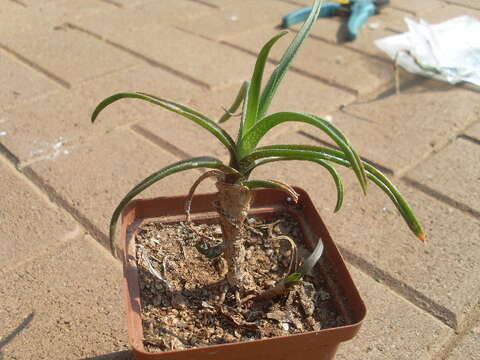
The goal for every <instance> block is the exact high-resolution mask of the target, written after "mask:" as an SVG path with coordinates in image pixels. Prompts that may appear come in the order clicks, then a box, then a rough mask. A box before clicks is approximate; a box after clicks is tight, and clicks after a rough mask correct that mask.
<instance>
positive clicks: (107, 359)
mask: <svg viewBox="0 0 480 360" xmlns="http://www.w3.org/2000/svg"><path fill="white" fill-rule="evenodd" d="M81 360H133V355H132V352H131V351H130V350H124V351H118V352H114V353H110V354H104V355H98V356H94V357H88V358H84V359H81Z"/></svg>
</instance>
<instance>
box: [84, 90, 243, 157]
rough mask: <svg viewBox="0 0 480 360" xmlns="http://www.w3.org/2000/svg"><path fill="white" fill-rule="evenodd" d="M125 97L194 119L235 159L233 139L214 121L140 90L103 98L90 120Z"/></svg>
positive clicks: (185, 107)
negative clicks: (146, 102)
mask: <svg viewBox="0 0 480 360" xmlns="http://www.w3.org/2000/svg"><path fill="white" fill-rule="evenodd" d="M125 98H131V99H140V100H144V101H148V102H151V103H153V104H155V105H159V106H161V107H163V108H165V109H167V110H170V111H173V112H175V113H177V114H179V115H182V116H183V117H185V118H187V119H190V120H192V121H194V122H195V123H196V124H198V125H200V126H201V127H203V128H204V129H206V130H207V131H209V132H210V133H211V134H213V135H214V136H215V137H216V138H217V139H218V140H220V142H221V143H222V144H223V145H225V147H226V148H227V149H228V151H230V155H231V156H232V158H234V159H236V152H235V143H234V141H233V139H232V138H231V137H230V135H228V133H227V132H226V131H225V130H223V129H222V128H221V127H219V126H218V125H217V124H215V122H213V121H212V120H210V119H209V118H208V117H206V116H205V115H203V114H201V113H199V112H197V111H195V110H193V109H190V108H189V107H187V106H185V105H182V104H178V103H174V102H172V101H169V100H165V99H162V98H159V97H156V96H153V95H149V94H145V93H141V92H135V93H129V92H125V93H118V94H115V95H112V96H110V97H108V98H106V99H105V100H103V101H102V102H101V103H100V104H98V105H97V107H96V108H95V110H94V112H93V114H92V122H94V121H95V119H96V118H97V116H98V114H100V112H101V111H102V110H103V109H105V108H106V107H107V106H108V105H110V104H111V103H113V102H115V101H118V100H120V99H125Z"/></svg>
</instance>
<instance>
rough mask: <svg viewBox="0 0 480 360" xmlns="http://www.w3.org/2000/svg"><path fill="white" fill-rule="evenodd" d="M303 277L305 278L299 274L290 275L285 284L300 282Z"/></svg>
mask: <svg viewBox="0 0 480 360" xmlns="http://www.w3.org/2000/svg"><path fill="white" fill-rule="evenodd" d="M302 277H303V275H302V274H300V273H299V272H294V273H291V274H290V275H288V276H287V277H286V278H285V282H286V283H292V282H297V281H300V280H301V279H302Z"/></svg>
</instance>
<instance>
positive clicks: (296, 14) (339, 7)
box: [282, 0, 390, 41]
mask: <svg viewBox="0 0 480 360" xmlns="http://www.w3.org/2000/svg"><path fill="white" fill-rule="evenodd" d="M389 2H390V1H389V0H338V1H337V2H327V3H324V4H323V5H322V8H321V9H320V13H319V15H318V17H319V18H322V17H330V16H336V15H340V16H348V22H347V40H349V41H352V40H355V39H356V38H357V34H358V31H359V30H360V28H361V27H362V26H363V25H364V24H365V23H366V22H367V20H368V18H369V17H370V16H372V15H374V14H378V13H379V11H380V9H381V8H382V7H384V6H385V5H387V4H388V3H389ZM311 10H312V7H311V6H307V7H305V8H302V9H298V10H294V11H291V12H289V13H288V14H287V15H285V16H284V17H283V19H282V27H289V26H291V25H295V24H298V23H300V22H303V21H305V20H306V18H307V17H308V15H309V14H310V11H311Z"/></svg>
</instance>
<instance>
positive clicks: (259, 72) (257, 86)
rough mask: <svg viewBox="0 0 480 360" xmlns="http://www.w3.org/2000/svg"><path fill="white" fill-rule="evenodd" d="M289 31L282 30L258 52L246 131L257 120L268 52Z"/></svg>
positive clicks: (248, 95)
mask: <svg viewBox="0 0 480 360" xmlns="http://www.w3.org/2000/svg"><path fill="white" fill-rule="evenodd" d="M287 33H288V31H282V32H280V33H278V34H277V35H275V36H274V37H273V38H271V39H270V41H268V42H267V43H266V44H265V45H263V47H262V50H261V51H260V53H259V54H258V57H257V62H256V63H255V70H254V71H253V75H252V80H251V81H250V88H249V89H248V93H247V98H248V106H247V109H246V111H247V113H246V114H245V123H244V124H243V129H244V131H246V130H248V129H250V128H251V127H252V125H253V124H254V123H255V121H256V120H257V112H258V106H259V100H260V90H261V87H262V78H263V72H264V69H265V63H266V62H267V59H268V54H269V53H270V49H271V48H272V46H273V45H274V44H275V43H276V42H277V41H278V40H279V39H280V38H281V37H282V36H284V35H285V34H287Z"/></svg>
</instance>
